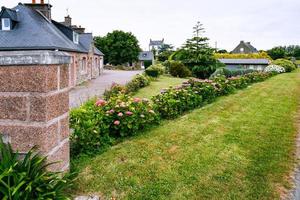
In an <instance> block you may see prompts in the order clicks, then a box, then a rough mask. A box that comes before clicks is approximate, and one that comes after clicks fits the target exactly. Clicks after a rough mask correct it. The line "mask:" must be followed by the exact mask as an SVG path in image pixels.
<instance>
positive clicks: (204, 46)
mask: <svg viewBox="0 0 300 200" xmlns="http://www.w3.org/2000/svg"><path fill="white" fill-rule="evenodd" d="M193 29H194V36H193V37H192V38H191V39H188V40H187V41H186V43H185V44H184V45H183V47H182V48H181V49H179V50H178V51H177V52H176V53H174V54H173V55H171V56H170V58H171V59H174V60H178V61H181V62H182V63H184V64H185V65H186V66H188V67H189V68H190V69H191V71H192V72H193V74H194V75H195V76H196V77H198V78H208V77H209V76H210V75H211V74H212V73H214V72H215V70H216V69H217V68H218V67H219V65H220V63H219V61H218V60H217V59H216V58H215V57H214V49H213V48H211V47H209V45H208V41H209V38H207V37H204V36H202V34H203V33H204V28H203V25H202V24H201V23H200V22H198V23H197V24H196V26H195V27H194V28H193Z"/></svg>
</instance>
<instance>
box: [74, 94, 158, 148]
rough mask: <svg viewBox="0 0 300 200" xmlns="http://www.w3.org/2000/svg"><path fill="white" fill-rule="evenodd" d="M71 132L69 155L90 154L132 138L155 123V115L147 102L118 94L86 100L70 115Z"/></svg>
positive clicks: (150, 104)
mask: <svg viewBox="0 0 300 200" xmlns="http://www.w3.org/2000/svg"><path fill="white" fill-rule="evenodd" d="M70 121H71V128H72V129H73V130H74V132H73V134H72V137H71V141H72V153H73V154H79V153H82V152H83V153H87V154H89V153H93V152H97V151H99V150H101V149H103V148H105V147H106V146H107V145H111V144H112V143H113V142H114V140H115V139H117V138H122V137H126V136H132V135H135V134H136V133H137V132H138V131H139V130H141V129H144V128H146V127H148V126H150V125H153V124H156V123H158V122H159V114H158V113H157V112H156V111H154V110H153V106H152V103H151V102H150V101H149V100H148V99H139V98H132V97H130V96H128V95H125V94H122V95H119V96H116V97H112V98H110V99H109V100H108V101H105V100H101V99H100V100H95V99H94V100H90V101H89V102H88V103H86V104H85V105H83V106H82V107H80V108H78V109H74V110H72V111H71V120H70Z"/></svg>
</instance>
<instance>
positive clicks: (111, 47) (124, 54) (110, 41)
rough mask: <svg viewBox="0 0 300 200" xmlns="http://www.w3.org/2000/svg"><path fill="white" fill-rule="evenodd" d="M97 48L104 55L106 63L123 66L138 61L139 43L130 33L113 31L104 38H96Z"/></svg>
mask: <svg viewBox="0 0 300 200" xmlns="http://www.w3.org/2000/svg"><path fill="white" fill-rule="evenodd" d="M95 46H96V47H97V48H99V49H100V50H101V51H102V52H103V53H104V54H105V56H104V61H105V63H110V64H113V65H122V64H126V63H132V62H135V61H137V60H138V55H139V52H140V51H141V49H140V47H139V42H138V40H137V38H136V37H135V36H134V35H133V34H132V33H130V32H124V31H119V30H116V31H113V32H112V33H108V34H107V35H106V36H104V37H95Z"/></svg>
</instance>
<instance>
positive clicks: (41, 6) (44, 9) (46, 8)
mask: <svg viewBox="0 0 300 200" xmlns="http://www.w3.org/2000/svg"><path fill="white" fill-rule="evenodd" d="M25 6H27V7H30V8H32V9H35V10H38V11H40V12H41V13H42V14H43V15H44V16H45V17H46V18H48V19H49V20H50V21H51V7H52V5H50V4H48V3H45V1H44V0H41V1H40V3H37V1H36V0H32V3H26V4H25Z"/></svg>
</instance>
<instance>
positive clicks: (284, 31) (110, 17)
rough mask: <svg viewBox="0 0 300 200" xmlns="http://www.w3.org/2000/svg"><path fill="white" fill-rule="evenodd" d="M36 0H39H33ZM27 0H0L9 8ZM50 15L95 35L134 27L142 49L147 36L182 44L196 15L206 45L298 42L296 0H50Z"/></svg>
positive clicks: (225, 46)
mask: <svg viewBox="0 0 300 200" xmlns="http://www.w3.org/2000/svg"><path fill="white" fill-rule="evenodd" d="M36 1H37V2H39V0H36ZM19 2H21V3H31V0H0V6H5V7H8V8H12V7H14V6H16V5H17V4H18V3H19ZM45 2H48V0H45ZM50 3H51V4H52V5H53V8H52V18H53V19H54V20H56V21H63V20H64V16H66V15H67V14H69V15H70V16H71V17H72V20H73V21H72V22H73V24H75V25H81V26H83V27H85V28H86V31H87V32H93V34H94V36H98V35H99V36H104V35H106V34H107V33H108V32H112V31H113V30H123V31H127V32H132V33H133V34H134V35H135V36H136V37H137V38H138V40H139V42H140V46H141V48H142V49H144V50H147V49H148V44H149V41H150V38H152V39H153V40H159V39H162V38H164V39H165V42H166V43H167V44H172V45H174V46H175V47H180V46H181V45H182V44H183V43H184V42H185V41H186V39H188V38H190V37H191V36H192V35H193V30H192V28H193V26H194V25H195V24H196V23H197V21H200V22H201V23H202V24H203V26H204V28H205V30H206V32H205V33H204V35H205V36H206V37H208V38H210V45H211V46H212V47H215V46H216V45H217V47H218V48H219V49H227V50H229V51H231V50H233V49H234V48H235V46H237V45H238V43H239V42H240V41H241V40H244V41H247V42H248V41H250V42H251V44H252V45H253V46H254V47H256V48H257V49H259V50H266V49H270V48H272V47H274V46H279V45H295V44H298V45H300V23H299V19H300V0H247V1H245V0H50Z"/></svg>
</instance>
